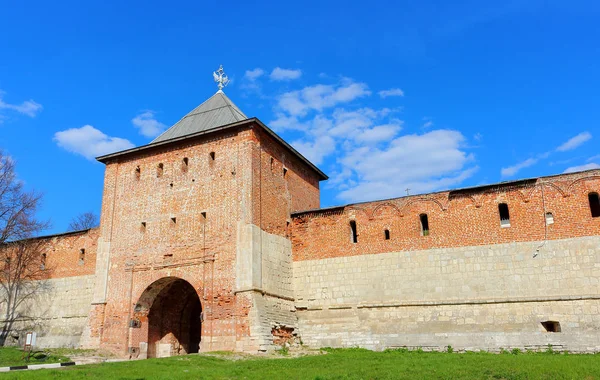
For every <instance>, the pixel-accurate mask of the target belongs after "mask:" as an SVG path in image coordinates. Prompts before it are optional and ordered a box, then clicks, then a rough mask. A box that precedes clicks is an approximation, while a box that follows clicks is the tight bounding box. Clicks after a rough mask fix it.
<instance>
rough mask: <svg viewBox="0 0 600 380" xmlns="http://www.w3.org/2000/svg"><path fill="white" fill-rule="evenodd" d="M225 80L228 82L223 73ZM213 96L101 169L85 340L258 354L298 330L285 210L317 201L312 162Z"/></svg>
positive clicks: (219, 75)
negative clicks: (278, 335)
mask: <svg viewBox="0 0 600 380" xmlns="http://www.w3.org/2000/svg"><path fill="white" fill-rule="evenodd" d="M224 78H225V80H224ZM215 79H216V80H217V81H218V82H219V91H218V92H217V93H216V94H214V95H213V96H212V97H210V98H209V99H208V100H206V101H205V102H204V103H202V104H201V105H199V106H198V107H196V108H195V109H193V110H192V111H191V112H189V113H188V114H187V115H185V116H184V117H183V118H182V119H181V120H180V121H178V122H177V123H176V124H175V125H173V126H172V127H171V128H169V129H168V130H167V131H165V132H164V133H163V134H162V135H160V136H159V137H157V138H156V139H155V140H154V141H152V142H151V143H150V144H148V145H145V146H141V147H138V148H133V149H129V150H125V151H122V152H118V153H114V154H109V155H105V156H102V157H99V158H98V160H99V161H100V162H102V163H104V164H105V165H106V171H105V180H104V194H103V199H102V213H101V225H100V238H99V241H98V252H97V259H96V282H95V288H94V295H93V302H92V310H91V313H90V317H89V323H88V327H87V328H86V331H85V332H84V336H83V338H82V341H83V346H87V347H101V348H106V349H109V350H111V351H114V352H116V353H118V354H120V355H131V356H133V357H142V358H143V357H161V356H170V355H177V354H183V353H190V352H198V351H208V350H238V351H251V352H252V351H254V352H256V351H261V350H266V349H268V348H269V347H270V346H271V345H272V344H273V331H278V330H279V329H284V330H286V331H290V329H294V328H295V324H296V317H295V313H294V304H293V300H294V298H293V283H292V248H291V243H290V240H289V236H288V234H289V228H290V222H291V216H290V215H291V213H293V212H295V211H299V210H307V209H314V208H318V207H319V181H320V180H323V179H326V178H327V177H326V176H325V174H323V172H321V171H320V170H319V169H318V168H317V167H315V165H313V164H312V163H310V162H309V161H308V160H307V159H306V158H304V157H303V156H302V155H300V154H299V153H298V152H297V151H296V150H294V149H293V148H292V147H291V146H290V145H288V144H287V143H286V142H285V141H283V140H282V139H281V138H280V137H278V136H277V135H276V134H275V133H274V132H273V131H271V130H270V129H269V128H268V127H267V126H265V125H264V124H263V123H262V122H261V121H260V120H258V119H256V118H248V117H246V115H244V113H243V112H242V111H241V110H240V109H239V108H238V107H236V106H235V104H233V103H232V102H231V100H230V99H229V98H228V97H227V96H226V95H225V94H224V93H223V91H222V87H223V85H224V84H226V77H224V74H223V72H222V69H220V70H219V71H217V72H216V73H215Z"/></svg>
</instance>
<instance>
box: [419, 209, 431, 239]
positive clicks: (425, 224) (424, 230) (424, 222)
mask: <svg viewBox="0 0 600 380" xmlns="http://www.w3.org/2000/svg"><path fill="white" fill-rule="evenodd" d="M419 219H420V221H421V236H427V235H429V220H428V219H427V214H421V215H419Z"/></svg>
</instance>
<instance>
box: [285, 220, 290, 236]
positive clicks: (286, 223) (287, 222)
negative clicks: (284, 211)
mask: <svg viewBox="0 0 600 380" xmlns="http://www.w3.org/2000/svg"><path fill="white" fill-rule="evenodd" d="M285 236H286V237H289V236H290V222H289V220H288V221H286V222H285Z"/></svg>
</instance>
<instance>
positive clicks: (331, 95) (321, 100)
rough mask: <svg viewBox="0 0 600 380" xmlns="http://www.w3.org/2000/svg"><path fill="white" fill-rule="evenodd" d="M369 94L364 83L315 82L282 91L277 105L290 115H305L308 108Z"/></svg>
mask: <svg viewBox="0 0 600 380" xmlns="http://www.w3.org/2000/svg"><path fill="white" fill-rule="evenodd" d="M369 95H371V91H369V88H368V86H367V85H366V84H365V83H355V82H349V83H343V84H340V85H337V86H333V85H324V84H317V85H314V86H309V87H305V88H303V89H302V90H298V91H291V92H286V93H284V94H283V95H281V96H280V97H279V101H278V107H279V108H280V109H281V110H282V111H284V112H286V113H288V114H290V115H291V116H305V115H306V114H307V112H308V111H310V110H316V111H322V110H324V109H326V108H331V107H335V106H336V105H338V104H342V103H348V102H351V101H353V100H355V99H357V98H361V97H364V96H369Z"/></svg>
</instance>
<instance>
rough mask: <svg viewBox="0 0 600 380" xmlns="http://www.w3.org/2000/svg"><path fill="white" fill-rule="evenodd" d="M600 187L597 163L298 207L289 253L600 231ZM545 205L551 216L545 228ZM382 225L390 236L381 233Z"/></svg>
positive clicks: (303, 255)
mask: <svg viewBox="0 0 600 380" xmlns="http://www.w3.org/2000/svg"><path fill="white" fill-rule="evenodd" d="M599 191H600V171H598V170H596V171H587V172H583V173H576V174H565V175H560V176H555V177H546V178H541V179H538V180H533V181H528V182H526V183H523V184H519V183H517V184H512V185H511V184H507V185H504V186H502V185H497V186H489V187H486V188H482V189H473V190H472V191H456V192H449V191H444V192H439V193H433V194H426V195H417V196H409V197H403V198H396V199H390V200H385V201H376V202H367V203H360V204H355V205H348V206H345V207H340V208H336V209H333V210H322V211H321V210H319V211H315V212H307V213H298V214H295V215H294V224H293V237H292V243H293V251H294V260H295V261H297V260H313V259H322V258H328V257H340V256H353V255H364V254H374V253H380V252H390V251H413V250H426V249H432V248H444V247H466V246H476V245H486V244H501V243H509V242H523V241H540V240H544V239H547V240H554V239H564V238H572V237H577V236H591V235H598V233H599V231H600V218H592V216H591V213H590V206H589V202H588V194H589V193H590V192H599ZM500 203H507V204H508V207H509V211H510V227H508V228H502V227H501V226H500V218H499V213H498V204H500ZM545 212H551V213H552V214H553V217H554V223H553V224H551V225H548V226H547V228H546V226H545V216H544V214H545ZM423 213H425V214H427V216H428V220H429V235H428V236H422V234H421V223H420V219H419V215H420V214H423ZM351 220H354V221H355V222H356V225H357V230H358V242H357V243H352V241H351V229H350V224H349V222H350V221H351ZM386 229H388V230H389V231H390V239H389V240H385V239H384V231H385V230H386Z"/></svg>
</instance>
